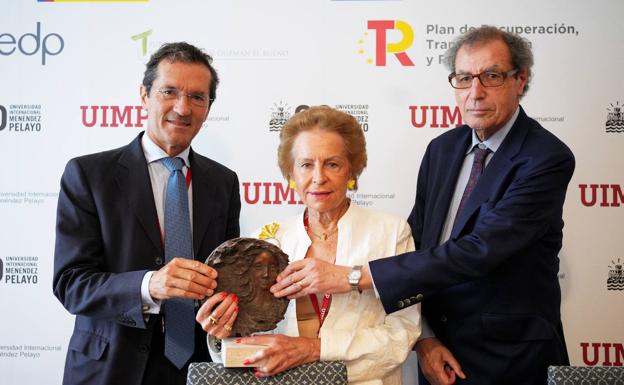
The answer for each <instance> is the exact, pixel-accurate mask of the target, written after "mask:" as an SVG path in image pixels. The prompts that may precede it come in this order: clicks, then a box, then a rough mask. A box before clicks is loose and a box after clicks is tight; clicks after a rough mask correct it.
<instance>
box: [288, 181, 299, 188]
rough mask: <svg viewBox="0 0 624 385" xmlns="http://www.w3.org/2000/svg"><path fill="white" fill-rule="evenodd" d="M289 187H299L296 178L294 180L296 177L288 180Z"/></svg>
mask: <svg viewBox="0 0 624 385" xmlns="http://www.w3.org/2000/svg"><path fill="white" fill-rule="evenodd" d="M288 187H290V188H291V190H294V189H295V187H297V185H296V184H295V180H294V179H290V180H289V181H288Z"/></svg>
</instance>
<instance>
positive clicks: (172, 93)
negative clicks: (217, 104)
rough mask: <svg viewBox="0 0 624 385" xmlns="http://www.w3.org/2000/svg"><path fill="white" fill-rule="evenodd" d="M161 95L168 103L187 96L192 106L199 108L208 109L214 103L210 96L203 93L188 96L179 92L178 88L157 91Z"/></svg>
mask: <svg viewBox="0 0 624 385" xmlns="http://www.w3.org/2000/svg"><path fill="white" fill-rule="evenodd" d="M156 92H158V93H159V94H160V97H161V98H162V99H163V100H166V101H174V100H179V99H180V98H181V97H183V96H186V97H187V98H189V101H190V102H191V104H192V105H194V106H197V107H207V106H208V104H210V103H212V102H214V98H209V97H208V95H206V94H202V93H192V94H187V93H184V92H181V91H179V90H178V89H177V88H160V89H158V90H156Z"/></svg>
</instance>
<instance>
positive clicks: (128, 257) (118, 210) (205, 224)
mask: <svg viewBox="0 0 624 385" xmlns="http://www.w3.org/2000/svg"><path fill="white" fill-rule="evenodd" d="M142 135H143V134H142V133H141V134H139V136H138V137H137V138H136V139H135V140H134V141H132V142H131V143H130V144H129V145H127V146H124V147H121V148H118V149H115V150H111V151H105V152H101V153H97V154H91V155H86V156H82V157H79V158H75V159H72V160H70V161H69V163H68V164H67V166H66V168H65V172H64V173H63V177H62V179H61V191H60V195H59V202H58V211H57V225H56V248H55V253H54V281H53V288H54V294H55V295H56V297H57V298H58V299H59V301H60V302H61V303H62V304H63V306H65V308H66V309H67V310H68V311H69V312H70V313H72V314H75V315H76V321H75V325H74V332H73V335H72V337H71V340H70V342H69V347H68V353H67V360H66V364H65V376H64V381H63V383H64V384H90V385H95V384H127V385H138V384H140V383H141V379H142V376H143V373H144V371H145V367H146V364H147V358H148V353H149V347H150V344H151V338H152V331H153V328H154V327H161V326H160V325H154V324H155V322H148V323H146V322H145V321H144V318H143V313H142V310H141V305H142V301H141V281H142V279H143V276H144V274H145V273H146V272H147V271H149V270H158V269H159V268H161V267H162V266H163V265H164V261H165V257H164V251H163V248H162V246H161V240H160V230H159V227H158V220H157V214H156V206H155V203H154V195H153V193H152V188H151V183H150V178H149V172H148V168H147V164H146V160H145V157H144V155H143V150H142V147H141V136H142ZM189 158H190V164H191V170H192V173H193V176H192V178H193V180H192V183H193V249H194V252H195V256H196V259H198V260H201V261H202V262H203V261H204V260H205V258H206V257H207V256H208V255H209V254H210V253H211V252H212V250H213V249H214V248H215V247H217V246H218V245H219V244H221V243H222V242H224V241H225V240H228V239H231V238H234V237H238V236H239V214H240V197H239V186H238V178H237V176H236V174H235V173H234V172H233V171H231V170H229V169H227V168H226V167H224V166H222V165H220V164H218V163H216V162H214V161H212V160H210V159H208V158H205V157H203V156H201V155H198V154H197V153H195V152H194V151H192V150H191V152H190V155H189ZM204 341H205V339H204ZM163 354H164V353H163Z"/></svg>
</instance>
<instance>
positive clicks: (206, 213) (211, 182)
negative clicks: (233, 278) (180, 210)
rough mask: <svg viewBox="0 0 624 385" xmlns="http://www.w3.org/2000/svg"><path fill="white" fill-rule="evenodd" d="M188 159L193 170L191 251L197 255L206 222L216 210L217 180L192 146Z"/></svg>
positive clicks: (206, 226) (206, 228) (208, 221)
mask: <svg viewBox="0 0 624 385" xmlns="http://www.w3.org/2000/svg"><path fill="white" fill-rule="evenodd" d="M189 159H190V162H191V170H192V171H193V178H192V183H193V253H194V255H195V256H198V255H199V250H200V249H201V245H202V242H203V240H204V234H206V231H207V230H208V224H209V223H210V222H211V221H212V218H213V217H214V215H215V213H216V212H217V210H216V209H215V207H214V205H215V185H216V183H218V181H216V180H215V178H216V177H215V176H214V174H213V172H212V170H211V167H210V165H209V164H208V162H206V161H205V160H204V159H203V158H202V157H201V156H198V155H197V154H195V152H194V151H193V149H192V148H191V152H190V154H189ZM203 257H207V256H203Z"/></svg>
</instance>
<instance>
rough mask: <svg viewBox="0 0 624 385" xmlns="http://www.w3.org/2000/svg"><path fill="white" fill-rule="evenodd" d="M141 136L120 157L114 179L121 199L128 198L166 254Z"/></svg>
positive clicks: (140, 219) (130, 205) (148, 235)
mask: <svg viewBox="0 0 624 385" xmlns="http://www.w3.org/2000/svg"><path fill="white" fill-rule="evenodd" d="M141 136H142V134H139V136H138V137H137V138H136V139H135V140H133V141H132V143H130V144H129V145H128V146H127V147H126V150H125V151H124V152H123V153H122V154H121V156H120V157H119V162H118V164H117V170H116V174H115V180H116V181H117V185H118V187H119V190H120V197H125V198H126V199H127V202H128V209H129V210H130V211H131V212H133V213H134V215H135V216H136V218H137V220H138V221H139V222H140V223H141V226H142V227H143V230H144V231H145V234H146V235H147V237H148V238H149V239H150V240H151V241H152V243H153V244H154V246H155V247H156V249H157V250H159V251H160V253H163V251H162V246H161V241H160V229H159V228H158V217H157V215H156V204H155V203H154V193H153V192H152V184H151V182H150V177H149V172H148V170H147V161H146V160H145V155H144V154H143V148H142V147H141Z"/></svg>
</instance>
